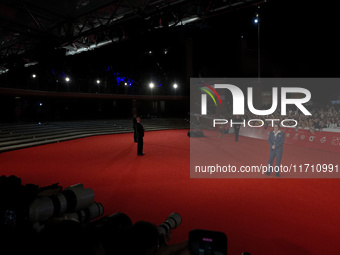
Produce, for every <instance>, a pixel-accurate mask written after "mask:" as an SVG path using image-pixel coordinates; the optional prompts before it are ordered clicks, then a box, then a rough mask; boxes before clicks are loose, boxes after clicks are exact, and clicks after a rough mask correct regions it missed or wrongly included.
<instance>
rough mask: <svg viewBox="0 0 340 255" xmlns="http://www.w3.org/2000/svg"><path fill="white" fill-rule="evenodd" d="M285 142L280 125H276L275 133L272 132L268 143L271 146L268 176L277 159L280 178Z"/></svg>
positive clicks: (277, 171)
mask: <svg viewBox="0 0 340 255" xmlns="http://www.w3.org/2000/svg"><path fill="white" fill-rule="evenodd" d="M284 141H285V134H284V133H283V132H281V131H280V128H279V125H277V124H275V125H274V131H272V132H270V134H269V137H268V143H269V145H270V153H269V160H268V171H267V175H270V172H271V169H272V168H273V162H274V158H275V157H276V167H275V173H276V176H277V177H279V176H280V172H279V169H280V166H281V159H282V153H283V143H284Z"/></svg>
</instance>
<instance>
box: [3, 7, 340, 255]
mask: <svg viewBox="0 0 340 255" xmlns="http://www.w3.org/2000/svg"><path fill="white" fill-rule="evenodd" d="M336 12H337V6H336V4H335V3H334V2H332V3H330V2H322V1H292V0H216V1H215V0H214V1H213V0H59V1H51V0H4V1H1V2H0V229H1V234H2V235H1V236H3V238H2V239H1V240H0V249H1V250H0V254H23V253H27V252H29V253H30V254H31V253H32V254H38V255H40V254H44V255H48V254H52V255H54V254H58V255H59V254H69V255H71V254H72V255H78V254H79V255H80V254H86V255H123V254H127V255H135V254H136V255H170V254H172V255H184V254H185V255H189V254H192V255H196V254H197V255H198V254H204V255H208V254H209V255H210V254H216V255H221V254H222V255H241V254H243V255H249V254H251V255H272V254H276V255H286V254H287V255H295V254H296V255H319V254H331V255H336V254H340V248H339V244H338V242H339V238H340V230H339V229H340V221H339V218H338V215H339V213H340V206H339V205H338V201H339V199H340V188H339V187H340V186H339V181H338V178H339V177H340V176H339V175H340V174H339V166H340V161H339V152H340V149H339V148H340V85H336V84H339V80H337V79H338V77H339V70H340V64H339V61H338V59H339V57H340V49H339V44H340V41H339V36H337V33H338V30H339V25H340V21H339V19H338V14H337V13H336ZM278 77H280V78H288V79H293V80H294V79H300V78H307V79H314V78H315V79H319V80H318V81H322V79H325V80H326V79H327V81H332V82H333V83H332V84H333V85H331V86H328V85H326V83H325V84H319V83H317V82H316V83H313V84H312V83H311V84H310V85H309V86H308V87H306V88H307V89H308V90H309V91H310V92H311V94H312V99H311V102H310V104H309V105H308V107H309V109H311V111H312V113H313V116H312V117H310V118H300V119H299V120H298V127H297V128H296V129H295V130H293V129H292V130H289V131H288V130H286V129H282V130H283V132H285V133H286V134H288V133H289V135H290V136H291V137H287V138H286V143H285V145H284V148H285V149H284V154H283V159H282V162H283V163H285V164H291V165H292V164H296V166H297V167H299V165H300V168H301V167H302V166H304V167H306V165H308V167H310V169H309V171H311V168H313V172H317V173H319V175H317V174H315V175H314V176H312V177H310V175H306V174H304V173H302V171H301V172H300V173H299V175H296V176H293V175H286V178H285V175H282V177H281V178H275V175H274V176H273V175H271V176H265V175H260V176H256V174H254V175H252V176H251V177H249V178H247V177H246V178H214V177H212V176H209V177H208V176H206V177H202V178H196V177H195V178H193V176H191V173H190V171H191V170H190V169H191V165H190V157H191V151H190V147H191V146H196V148H197V149H198V150H200V149H201V147H202V148H203V147H205V145H207V144H210V145H211V144H214V145H216V148H217V149H216V148H215V149H216V150H220V154H221V155H222V157H223V160H225V161H226V162H229V163H231V164H235V165H237V166H240V165H242V164H243V165H244V164H247V165H254V164H261V166H262V162H263V163H266V161H267V160H268V158H267V156H268V142H267V136H266V137H264V136H261V138H260V137H254V134H253V135H247V134H245V133H244V132H245V131H243V133H242V132H241V133H240V138H239V140H240V141H239V142H238V143H235V142H234V136H233V134H232V132H230V131H228V132H229V133H228V132H227V133H225V134H223V135H221V134H218V132H219V131H218V129H217V128H216V129H212V128H210V129H209V128H206V129H204V132H205V136H204V135H203V137H191V136H190V135H189V134H190V132H192V131H193V130H192V129H193V126H192V123H193V116H194V118H196V115H197V114H196V113H193V109H192V108H191V105H190V99H191V94H190V91H191V89H193V87H192V84H191V79H192V78H196V79H197V78H198V79H202V80H203V79H205V78H216V79H217V78H244V79H247V78H255V79H258V81H260V79H263V80H265V79H266V78H278ZM260 85H261V84H260V82H259V84H258V86H259V87H258V88H257V91H260V94H259V95H260V97H261V98H262V97H263V98H264V97H266V96H268V95H271V94H270V93H271V89H272V87H271V86H268V85H265V83H264V82H263V84H262V86H260ZM256 96H258V95H256ZM267 98H268V97H267ZM222 99H223V98H222ZM261 100H262V99H261ZM261 102H262V103H263V101H261ZM215 104H216V102H215ZM261 107H262V106H261ZM227 110H228V111H229V110H230V109H227ZM227 110H226V111H227ZM134 116H138V117H140V118H141V124H142V125H143V128H144V131H145V135H144V138H141V141H143V139H144V150H145V155H144V154H143V155H144V156H143V157H139V156H140V154H138V155H139V156H138V155H136V151H137V141H136V140H135V141H134V140H133V138H135V137H133V134H134V132H135V126H134V125H135V124H133V118H134ZM248 117H249V116H248ZM276 117H277V116H276ZM252 118H255V117H254V116H252ZM202 122H203V123H206V122H204V121H202ZM266 128H267V127H266ZM241 131H242V128H241ZM294 132H295V133H294ZM191 134H192V133H191ZM294 135H295V136H294ZM305 136H306V137H309V141H310V142H313V141H314V140H315V141H316V140H318V141H320V145H312V146H309V145H306V144H307V142H306V143H305V142H304V141H302V140H303V139H305ZM294 137H295V138H296V139H295V140H297V139H300V141H299V143H295V142H296V141H294ZM297 137H298V138H297ZM311 139H312V140H311ZM306 140H308V139H306ZM139 142H140V141H139ZM139 142H138V146H139ZM308 146H309V147H308ZM215 149H214V150H215ZM201 151H203V150H201ZM137 153H138V152H137ZM213 154H214V153H213V152H212V153H211V154H208V155H207V154H206V153H204V154H203V153H202V155H200V159H201V160H202V161H203V160H206V159H208V158H210V159H211V160H215V158H217V155H213ZM314 167H315V171H314ZM318 167H319V168H320V171H319V170H318ZM321 167H322V168H324V167H326V169H324V170H327V171H328V172H327V174H325V175H321V174H320V172H321V171H322V169H321ZM330 168H331V169H330ZM306 172H307V169H306ZM253 177H254V178H253Z"/></svg>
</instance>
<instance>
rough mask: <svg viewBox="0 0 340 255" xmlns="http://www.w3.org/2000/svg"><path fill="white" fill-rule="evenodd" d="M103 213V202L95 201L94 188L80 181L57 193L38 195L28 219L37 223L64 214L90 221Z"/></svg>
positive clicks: (85, 221) (82, 220) (30, 206)
mask: <svg viewBox="0 0 340 255" xmlns="http://www.w3.org/2000/svg"><path fill="white" fill-rule="evenodd" d="M103 213H104V208H103V206H102V204H100V203H96V202H95V201H94V192H93V190H92V189H85V188H84V185H83V184H81V183H78V184H75V185H73V186H70V187H68V188H66V189H64V190H63V191H61V192H59V193H57V194H53V195H50V196H40V197H37V198H36V199H35V200H34V201H33V202H32V203H31V204H30V205H29V208H28V221H29V222H30V223H36V222H43V221H45V220H48V219H50V218H52V217H61V216H63V217H66V218H73V219H76V220H78V221H79V222H80V223H88V222H90V221H91V220H93V219H95V218H97V217H99V216H101V215H102V214H103Z"/></svg>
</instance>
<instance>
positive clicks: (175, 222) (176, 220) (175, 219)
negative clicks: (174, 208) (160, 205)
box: [157, 212, 182, 246]
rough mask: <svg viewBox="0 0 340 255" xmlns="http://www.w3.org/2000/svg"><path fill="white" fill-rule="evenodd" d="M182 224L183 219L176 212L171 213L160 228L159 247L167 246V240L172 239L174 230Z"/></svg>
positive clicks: (158, 228)
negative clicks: (171, 233) (171, 235)
mask: <svg viewBox="0 0 340 255" xmlns="http://www.w3.org/2000/svg"><path fill="white" fill-rule="evenodd" d="M181 223H182V217H181V215H179V214H178V213H176V212H173V213H171V214H170V215H169V216H168V218H167V219H166V220H165V221H164V222H162V223H161V224H160V225H159V226H158V227H157V230H158V234H159V245H160V246H162V245H167V241H168V240H167V239H169V238H170V232H171V230H172V229H175V228H177V227H178V226H179V225H181Z"/></svg>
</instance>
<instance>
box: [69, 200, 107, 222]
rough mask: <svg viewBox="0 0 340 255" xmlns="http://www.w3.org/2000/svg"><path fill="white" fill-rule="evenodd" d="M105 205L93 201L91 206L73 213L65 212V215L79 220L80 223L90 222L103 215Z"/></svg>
mask: <svg viewBox="0 0 340 255" xmlns="http://www.w3.org/2000/svg"><path fill="white" fill-rule="evenodd" d="M103 213H104V207H103V205H102V204H101V203H93V204H92V205H90V206H89V207H87V208H85V209H83V210H79V211H76V212H73V213H65V214H64V216H66V217H69V218H73V219H76V220H78V221H79V222H80V223H85V224H86V223H89V222H90V221H91V220H93V219H95V218H98V217H99V216H101V215H103Z"/></svg>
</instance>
